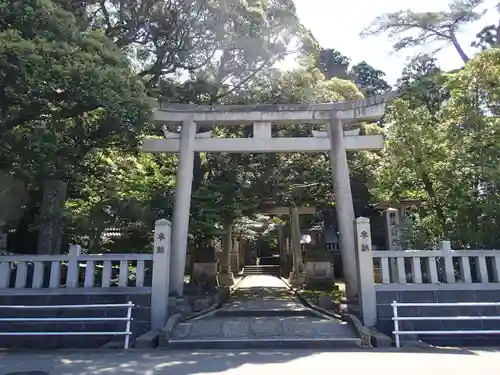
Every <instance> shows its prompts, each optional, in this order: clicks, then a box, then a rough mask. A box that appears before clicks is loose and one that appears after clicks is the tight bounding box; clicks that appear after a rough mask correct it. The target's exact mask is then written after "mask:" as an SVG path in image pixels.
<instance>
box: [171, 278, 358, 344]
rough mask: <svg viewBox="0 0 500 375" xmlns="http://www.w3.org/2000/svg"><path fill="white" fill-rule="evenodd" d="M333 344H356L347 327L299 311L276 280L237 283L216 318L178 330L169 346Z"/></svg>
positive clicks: (184, 324)
mask: <svg viewBox="0 0 500 375" xmlns="http://www.w3.org/2000/svg"><path fill="white" fill-rule="evenodd" d="M245 281H246V282H245ZM259 285H260V286H259ZM270 312H272V314H270ZM243 313H244V314H243ZM335 340H337V341H338V342H342V341H343V340H344V341H345V342H349V341H350V345H351V346H350V347H352V345H353V343H355V344H354V345H358V341H359V339H358V338H357V337H356V336H355V335H354V334H353V332H352V331H351V329H350V328H349V326H348V325H347V323H345V322H341V321H336V320H333V319H325V318H321V317H318V316H316V315H315V313H314V312H313V311H312V310H311V309H309V308H307V307H305V306H304V305H302V304H301V303H300V301H299V300H298V299H297V298H296V297H295V295H294V294H293V293H292V292H291V291H290V290H289V288H288V287H287V286H286V285H285V284H284V283H283V282H282V281H281V280H280V279H279V278H277V277H273V276H260V275H259V276H248V277H246V278H245V279H244V280H243V281H242V282H240V283H239V284H238V287H237V289H236V290H235V291H234V292H233V294H232V295H231V298H230V300H229V301H228V302H227V303H226V304H225V305H224V306H223V307H222V308H221V309H219V310H218V311H217V313H215V314H210V315H207V316H203V317H199V318H197V319H193V320H190V321H186V322H182V323H180V324H178V325H177V326H176V327H175V328H174V330H173V331H172V333H171V335H170V341H169V344H170V345H171V347H176V345H177V347H178V348H189V347H190V346H189V345H191V347H193V348H194V347H196V348H199V347H203V348H205V347H207V348H208V347H215V346H218V345H219V344H221V343H222V344H224V343H225V344H224V345H226V346H228V347H233V345H240V344H242V343H247V344H248V345H250V344H257V343H260V344H262V343H264V344H265V343H267V344H270V345H271V346H272V345H274V344H276V345H281V346H283V344H287V343H292V344H294V345H295V344H297V343H298V344H301V345H302V346H304V347H307V346H308V345H309V344H318V343H320V344H321V343H322V342H323V343H326V344H329V345H330V344H331V343H332V342H334V341H335ZM182 345H188V346H186V347H184V346H182ZM200 345H201V346H200ZM212 345H213V346H212ZM284 346H286V345H284Z"/></svg>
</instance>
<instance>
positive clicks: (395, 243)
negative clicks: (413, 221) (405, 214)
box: [385, 208, 402, 283]
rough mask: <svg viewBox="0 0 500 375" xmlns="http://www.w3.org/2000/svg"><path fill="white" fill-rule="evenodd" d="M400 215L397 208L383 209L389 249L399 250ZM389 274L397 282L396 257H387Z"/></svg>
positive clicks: (392, 280)
mask: <svg viewBox="0 0 500 375" xmlns="http://www.w3.org/2000/svg"><path fill="white" fill-rule="evenodd" d="M400 225H401V216H400V213H399V210H397V209H395V208H388V209H387V210H386V211H385V226H386V233H387V239H386V242H387V249H388V250H389V251H398V250H401V249H402V248H401V234H400V229H399V228H400ZM389 275H390V278H391V282H393V283H397V282H398V263H397V259H396V258H389Z"/></svg>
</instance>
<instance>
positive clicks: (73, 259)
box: [0, 220, 171, 328]
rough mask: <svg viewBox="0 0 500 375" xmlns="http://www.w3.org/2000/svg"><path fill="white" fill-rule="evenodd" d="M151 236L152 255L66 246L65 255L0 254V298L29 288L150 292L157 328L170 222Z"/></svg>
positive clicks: (162, 312) (162, 314)
mask: <svg viewBox="0 0 500 375" xmlns="http://www.w3.org/2000/svg"><path fill="white" fill-rule="evenodd" d="M154 236H155V237H154V238H155V239H154V251H153V253H124V254H83V253H82V248H81V247H80V246H78V245H72V246H71V247H70V251H69V254H65V255H5V256H0V296H2V295H16V294H33V293H34V292H35V291H38V292H39V293H40V294H85V293H90V292H92V293H102V294H106V293H107V292H109V291H111V290H114V291H119V292H122V293H130V294H134V293H150V294H151V325H152V327H153V328H162V327H163V326H164V324H165V323H166V319H167V306H168V290H169V273H170V272H169V270H170V237H171V224H170V222H169V221H168V220H158V221H157V222H156V225H155V234H154ZM153 265H154V266H153ZM148 272H149V274H148ZM151 273H152V275H150V274H151ZM134 279H135V280H134ZM148 280H150V282H147V281H148Z"/></svg>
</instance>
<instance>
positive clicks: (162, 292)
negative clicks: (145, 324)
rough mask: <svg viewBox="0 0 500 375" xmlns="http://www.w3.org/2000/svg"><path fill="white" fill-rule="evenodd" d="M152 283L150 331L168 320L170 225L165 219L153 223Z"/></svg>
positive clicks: (161, 326) (159, 327)
mask: <svg viewBox="0 0 500 375" xmlns="http://www.w3.org/2000/svg"><path fill="white" fill-rule="evenodd" d="M154 236H155V237H154V249H153V250H154V253H153V281H152V284H151V329H158V330H159V329H162V328H163V327H164V326H165V324H166V323H167V319H168V294H169V284H170V254H171V252H170V240H171V224H170V221H168V220H166V219H161V220H158V221H157V222H156V223H155V233H154Z"/></svg>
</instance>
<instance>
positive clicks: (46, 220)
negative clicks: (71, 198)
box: [37, 180, 68, 254]
mask: <svg viewBox="0 0 500 375" xmlns="http://www.w3.org/2000/svg"><path fill="white" fill-rule="evenodd" d="M67 188H68V185H67V183H66V182H64V181H61V180H47V181H45V183H44V186H43V200H42V207H41V214H40V226H39V229H38V244H37V253H38V254H60V253H61V239H62V215H63V209H64V203H65V202H66V194H67Z"/></svg>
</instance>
